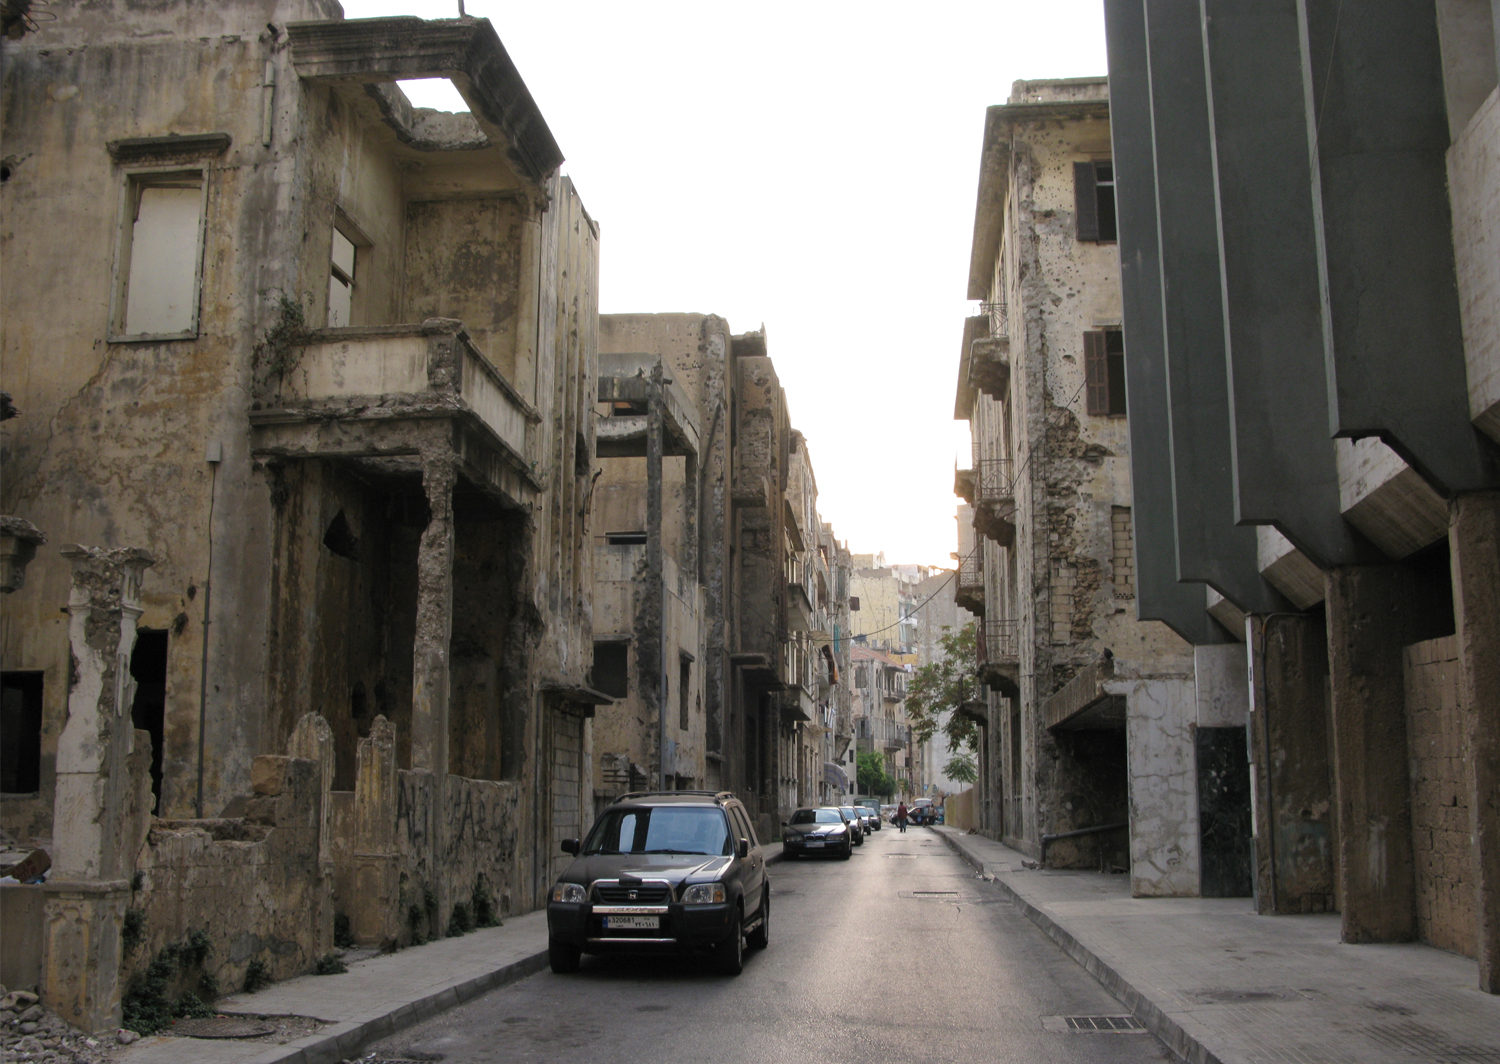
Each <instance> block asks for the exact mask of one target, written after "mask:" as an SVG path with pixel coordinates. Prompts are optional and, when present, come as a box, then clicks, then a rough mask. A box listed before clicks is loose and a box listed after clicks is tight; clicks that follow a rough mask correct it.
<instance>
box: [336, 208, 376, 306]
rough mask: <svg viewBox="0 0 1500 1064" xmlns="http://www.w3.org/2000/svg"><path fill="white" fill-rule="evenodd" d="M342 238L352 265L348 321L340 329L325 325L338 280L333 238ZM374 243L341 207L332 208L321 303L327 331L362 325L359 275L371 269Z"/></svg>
mask: <svg viewBox="0 0 1500 1064" xmlns="http://www.w3.org/2000/svg"><path fill="white" fill-rule="evenodd" d="M339 236H342V237H343V238H344V239H345V240H347V241H348V242H349V244H350V246H351V248H352V249H353V252H354V254H353V260H354V261H353V262H352V263H351V269H350V271H349V276H348V278H347V280H348V287H349V320H348V321H347V322H345V323H344V324H343V325H340V326H336V325H333V324H332V323H331V322H329V321H328V319H329V317H330V315H331V313H332V311H333V299H332V296H333V282H334V279H335V278H336V277H338V272H337V271H338V270H339V267H338V265H337V263H336V262H335V261H334V256H333V250H334V243H335V239H336V237H339ZM374 246H375V243H374V241H372V240H371V239H370V238H369V237H368V236H366V235H365V231H364V229H362V228H361V227H360V225H359V223H357V222H356V221H355V220H354V219H353V218H351V217H349V213H348V212H347V211H345V210H344V209H343V208H342V207H335V208H334V211H333V220H332V221H331V222H330V224H329V227H328V289H329V290H328V292H327V293H326V297H327V298H325V300H324V303H323V321H324V324H325V325H327V327H328V328H330V329H334V328H343V329H353V328H358V327H360V326H361V325H363V324H364V323H365V321H366V320H367V319H366V316H365V313H364V311H365V307H364V305H363V303H362V301H361V300H362V296H363V292H362V291H361V289H360V280H359V278H360V275H361V274H362V273H364V272H365V271H367V270H368V269H369V267H370V262H369V255H370V251H371V249H372V248H374Z"/></svg>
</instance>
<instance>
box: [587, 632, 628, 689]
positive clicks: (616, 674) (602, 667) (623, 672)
mask: <svg viewBox="0 0 1500 1064" xmlns="http://www.w3.org/2000/svg"><path fill="white" fill-rule="evenodd" d="M592 675H593V680H592V682H591V683H590V686H591V687H593V688H594V690H596V691H598V692H600V693H601V694H606V695H609V697H611V698H624V697H625V696H626V695H628V694H629V693H630V644H629V643H595V644H594V671H593V674H592Z"/></svg>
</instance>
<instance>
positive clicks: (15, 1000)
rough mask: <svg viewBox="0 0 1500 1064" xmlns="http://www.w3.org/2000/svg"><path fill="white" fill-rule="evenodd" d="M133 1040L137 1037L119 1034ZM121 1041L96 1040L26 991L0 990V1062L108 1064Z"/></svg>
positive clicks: (129, 1033)
mask: <svg viewBox="0 0 1500 1064" xmlns="http://www.w3.org/2000/svg"><path fill="white" fill-rule="evenodd" d="M119 1033H120V1034H121V1035H125V1034H128V1035H130V1041H132V1042H133V1041H135V1040H136V1039H137V1038H139V1037H140V1035H138V1034H136V1033H135V1032H134V1031H121V1032H119ZM124 1041H125V1040H124V1039H123V1038H121V1039H119V1041H118V1042H117V1041H116V1040H115V1039H114V1038H107V1039H103V1040H101V1039H98V1038H94V1037H92V1036H90V1035H87V1034H84V1033H83V1032H82V1031H78V1030H75V1029H74V1028H72V1027H70V1026H68V1024H67V1023H65V1022H64V1021H62V1020H60V1019H58V1017H57V1016H55V1015H53V1014H52V1012H51V1011H49V1010H48V1009H47V1008H46V1007H45V1006H44V1005H42V1004H41V1002H40V1001H39V1000H38V999H37V996H36V995H35V994H33V993H31V992H30V991H28V990H11V991H9V992H6V990H5V988H4V987H0V1060H3V1061H4V1062H5V1064H12V1062H21V1061H25V1062H28V1064H111V1062H112V1061H113V1060H114V1059H115V1057H114V1054H113V1052H112V1051H113V1050H114V1049H117V1048H119V1047H120V1045H121V1044H122V1043H124Z"/></svg>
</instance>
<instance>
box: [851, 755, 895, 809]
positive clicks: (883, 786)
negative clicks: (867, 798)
mask: <svg viewBox="0 0 1500 1064" xmlns="http://www.w3.org/2000/svg"><path fill="white" fill-rule="evenodd" d="M855 764H856V768H855V776H856V777H857V781H858V784H859V793H860V794H873V795H876V796H877V797H880V798H889V797H890V796H891V795H892V794H894V793H895V792H896V781H895V779H894V778H892V777H891V775H890V774H889V773H887V772H886V770H885V758H883V757H881V756H880V755H879V754H877V753H876V752H875V751H874V750H865V751H863V752H861V753H860V755H859V757H858V759H857V760H856V762H855Z"/></svg>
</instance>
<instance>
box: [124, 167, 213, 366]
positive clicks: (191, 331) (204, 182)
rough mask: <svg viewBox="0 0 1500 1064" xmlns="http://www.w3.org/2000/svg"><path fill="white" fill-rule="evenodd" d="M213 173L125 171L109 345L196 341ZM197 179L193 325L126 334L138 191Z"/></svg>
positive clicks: (202, 170)
mask: <svg viewBox="0 0 1500 1064" xmlns="http://www.w3.org/2000/svg"><path fill="white" fill-rule="evenodd" d="M210 173H211V169H210V168H209V167H208V166H207V165H206V164H200V165H197V166H191V165H189V166H183V165H182V164H181V163H177V164H173V165H163V166H132V167H129V168H126V169H124V170H123V171H122V176H123V178H124V181H123V183H122V188H121V190H120V200H119V210H118V215H117V222H116V232H115V256H114V266H113V268H112V270H111V273H110V297H109V327H108V328H107V329H106V330H105V340H106V342H108V343H112V344H120V343H151V342H159V341H163V340H196V339H197V338H198V333H199V330H200V327H201V324H202V307H203V261H204V258H205V254H204V251H205V246H206V243H207V239H206V238H207V230H208V184H209V174H210ZM189 176H191V177H193V178H196V180H197V182H198V196H199V198H198V232H197V234H196V237H195V240H196V244H195V247H194V255H193V299H192V304H191V308H192V309H191V323H190V325H189V327H188V328H187V329H184V330H181V331H179V332H165V333H132V332H127V331H126V321H125V314H126V311H127V309H128V303H129V296H128V292H129V287H130V264H131V262H132V260H133V252H134V247H135V223H136V210H135V208H136V205H137V204H138V203H139V196H138V193H137V191H136V190H137V189H144V188H149V187H151V186H153V185H158V186H159V185H165V184H168V183H169V182H171V181H172V180H173V179H174V178H177V179H183V178H187V177H189Z"/></svg>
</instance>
